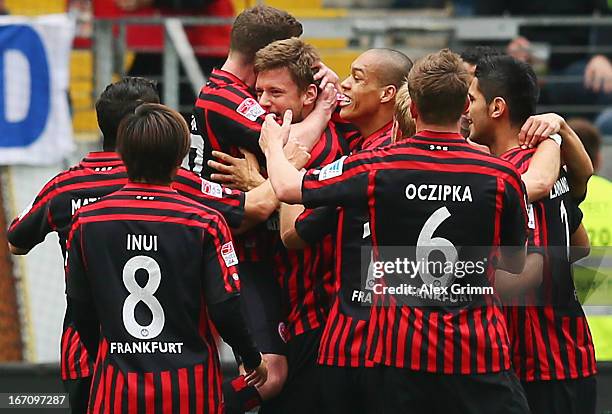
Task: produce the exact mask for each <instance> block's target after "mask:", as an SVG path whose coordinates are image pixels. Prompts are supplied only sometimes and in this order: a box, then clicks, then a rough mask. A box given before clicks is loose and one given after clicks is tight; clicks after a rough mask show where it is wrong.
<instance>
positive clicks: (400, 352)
mask: <svg viewBox="0 0 612 414" xmlns="http://www.w3.org/2000/svg"><path fill="white" fill-rule="evenodd" d="M409 320H410V308H409V307H406V308H405V311H404V309H402V317H401V318H400V320H399V329H398V331H397V356H396V358H395V366H402V365H403V364H404V358H405V357H406V340H407V339H408V328H409V326H408V321H409Z"/></svg>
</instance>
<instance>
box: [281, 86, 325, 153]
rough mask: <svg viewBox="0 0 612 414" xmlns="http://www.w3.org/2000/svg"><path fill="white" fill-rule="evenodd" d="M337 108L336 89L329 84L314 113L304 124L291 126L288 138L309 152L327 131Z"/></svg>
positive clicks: (320, 96)
mask: <svg viewBox="0 0 612 414" xmlns="http://www.w3.org/2000/svg"><path fill="white" fill-rule="evenodd" d="M335 108H336V89H335V88H334V86H333V85H332V84H327V85H326V86H325V88H324V89H323V90H322V91H321V92H320V94H319V96H318V98H317V103H316V105H315V107H314V109H313V111H312V112H311V113H310V114H308V116H307V117H306V118H304V120H303V121H302V122H298V123H296V124H294V125H292V126H291V131H290V133H289V136H288V137H287V138H288V139H293V140H295V141H297V142H299V143H300V144H301V145H303V146H304V147H305V148H306V150H307V151H310V150H311V149H312V148H313V147H314V146H315V144H316V143H317V141H318V140H319V138H320V137H321V135H322V134H323V131H325V128H326V127H327V124H328V122H329V120H330V119H331V117H332V114H333V113H334V109H335ZM285 142H287V139H285Z"/></svg>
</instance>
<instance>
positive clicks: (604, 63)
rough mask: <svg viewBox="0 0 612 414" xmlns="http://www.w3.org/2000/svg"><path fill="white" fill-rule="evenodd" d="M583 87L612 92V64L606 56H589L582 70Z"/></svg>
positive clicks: (595, 90)
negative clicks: (589, 58)
mask: <svg viewBox="0 0 612 414" xmlns="http://www.w3.org/2000/svg"><path fill="white" fill-rule="evenodd" d="M584 87H585V88H587V89H590V90H592V91H593V92H605V93H610V92H612V64H610V61H609V60H608V58H607V57H605V56H603V55H596V56H593V57H592V58H591V60H590V61H589V63H588V64H587V66H586V69H585V70H584Z"/></svg>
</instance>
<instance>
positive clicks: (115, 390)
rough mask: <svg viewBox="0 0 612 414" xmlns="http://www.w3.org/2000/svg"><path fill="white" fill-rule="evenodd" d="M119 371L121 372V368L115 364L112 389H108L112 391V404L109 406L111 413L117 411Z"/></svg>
mask: <svg viewBox="0 0 612 414" xmlns="http://www.w3.org/2000/svg"><path fill="white" fill-rule="evenodd" d="M118 373H119V369H118V368H117V367H115V366H113V376H112V378H111V388H110V390H108V391H109V392H110V398H109V400H108V401H109V404H110V407H108V412H109V413H114V412H115V401H116V400H117V394H118V393H117V374H118ZM118 414H119V413H118Z"/></svg>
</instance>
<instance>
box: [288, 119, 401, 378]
mask: <svg viewBox="0 0 612 414" xmlns="http://www.w3.org/2000/svg"><path fill="white" fill-rule="evenodd" d="M391 130H392V123H391V122H389V123H388V124H386V125H385V126H384V127H383V128H381V129H379V130H378V131H376V132H374V133H373V134H372V135H370V136H368V137H365V138H363V137H361V136H359V137H358V138H357V141H358V146H357V147H356V148H355V149H357V150H372V149H376V148H380V147H384V146H387V145H390V144H391V143H392V136H391ZM368 223H369V218H368V209H367V206H365V207H364V206H356V205H355V206H347V207H343V208H340V209H339V213H337V212H336V207H335V206H332V207H329V206H326V207H317V208H315V209H306V210H305V211H304V213H303V214H302V215H301V216H300V217H299V218H298V219H297V220H296V223H295V226H296V231H297V233H298V234H299V235H300V237H302V238H303V239H304V240H306V241H308V242H312V241H313V240H317V239H319V238H322V237H325V235H326V234H327V233H333V234H335V252H334V256H335V257H334V270H333V283H334V288H333V292H334V295H333V304H332V306H331V309H330V311H329V316H328V318H327V322H326V324H325V328H324V330H323V335H322V338H321V345H320V348H319V355H318V362H319V364H323V365H334V366H350V367H367V366H373V363H372V361H370V360H368V358H367V355H366V341H365V337H366V334H367V330H368V329H367V323H368V319H369V309H367V308H365V307H364V306H362V305H361V304H360V302H359V301H355V300H353V299H352V293H353V291H355V290H358V291H361V290H360V287H361V280H362V276H363V272H362V266H361V257H362V250H363V249H366V250H367V249H371V237H370V235H369V233H364V228H367V226H368V225H369V224H368Z"/></svg>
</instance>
